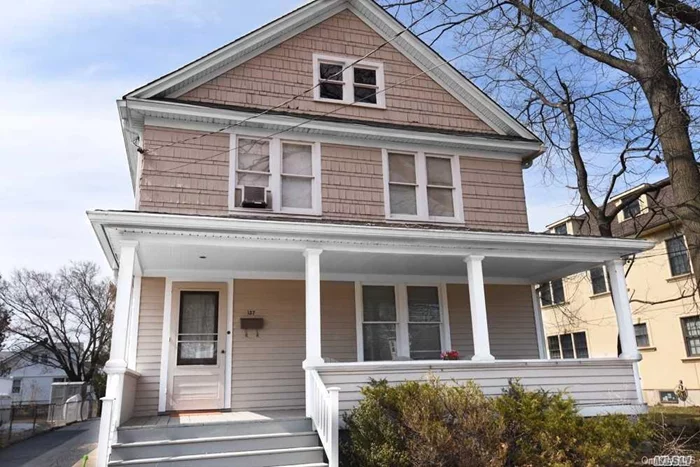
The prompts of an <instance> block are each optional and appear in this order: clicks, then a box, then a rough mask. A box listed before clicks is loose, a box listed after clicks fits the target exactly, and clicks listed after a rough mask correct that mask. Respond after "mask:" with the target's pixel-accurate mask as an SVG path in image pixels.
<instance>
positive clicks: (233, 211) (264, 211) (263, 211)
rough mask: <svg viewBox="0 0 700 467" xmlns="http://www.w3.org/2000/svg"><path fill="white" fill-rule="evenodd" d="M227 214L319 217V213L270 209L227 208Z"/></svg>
mask: <svg viewBox="0 0 700 467" xmlns="http://www.w3.org/2000/svg"><path fill="white" fill-rule="evenodd" d="M228 213H229V214H235V215H245V216H267V217H299V218H309V219H318V218H320V217H321V214H319V213H310V212H309V213H300V212H289V211H273V210H272V209H255V208H239V207H236V208H229V210H228Z"/></svg>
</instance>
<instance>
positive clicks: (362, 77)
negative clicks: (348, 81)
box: [355, 67, 377, 85]
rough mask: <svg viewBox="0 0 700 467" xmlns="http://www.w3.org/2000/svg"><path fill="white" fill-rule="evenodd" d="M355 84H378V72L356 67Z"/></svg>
mask: <svg viewBox="0 0 700 467" xmlns="http://www.w3.org/2000/svg"><path fill="white" fill-rule="evenodd" d="M355 82H356V83H360V84H372V85H376V84H377V70H369V69H367V68H357V67H355Z"/></svg>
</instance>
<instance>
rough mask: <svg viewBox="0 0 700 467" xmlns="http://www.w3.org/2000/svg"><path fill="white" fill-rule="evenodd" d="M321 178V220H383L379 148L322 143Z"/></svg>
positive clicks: (380, 154) (380, 153) (382, 181)
mask: <svg viewBox="0 0 700 467" xmlns="http://www.w3.org/2000/svg"><path fill="white" fill-rule="evenodd" d="M321 178H322V182H321V199H322V204H323V216H324V217H326V218H329V219H350V220H367V221H382V220H384V180H383V178H382V151H381V149H378V148H360V147H352V146H339V145H334V144H323V145H322V146H321Z"/></svg>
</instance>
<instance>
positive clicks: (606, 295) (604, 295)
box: [588, 292, 610, 299]
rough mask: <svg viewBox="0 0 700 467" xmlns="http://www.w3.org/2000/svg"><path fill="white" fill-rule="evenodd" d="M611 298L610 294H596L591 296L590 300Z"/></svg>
mask: <svg viewBox="0 0 700 467" xmlns="http://www.w3.org/2000/svg"><path fill="white" fill-rule="evenodd" d="M609 296H610V292H601V293H594V294H593V295H591V296H590V297H588V298H590V299H595V298H601V297H609Z"/></svg>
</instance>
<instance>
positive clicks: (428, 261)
mask: <svg viewBox="0 0 700 467" xmlns="http://www.w3.org/2000/svg"><path fill="white" fill-rule="evenodd" d="M88 216H89V217H90V220H91V221H92V224H93V228H94V229H95V232H96V234H97V237H98V239H99V240H100V243H101V244H102V247H103V249H104V252H105V254H106V255H107V258H108V260H109V261H110V262H111V264H112V266H113V267H115V268H116V267H118V264H117V258H118V254H119V250H120V248H121V244H122V243H123V242H124V241H137V242H138V243H139V249H138V256H139V261H140V265H141V268H142V272H143V274H144V275H151V276H156V275H168V276H171V277H175V276H181V277H183V278H184V277H192V278H193V279H195V278H196V277H198V276H199V277H201V278H214V277H221V278H224V277H229V278H230V277H241V278H242V277H261V276H265V277H269V278H274V277H277V278H299V279H302V278H303V277H304V258H303V255H302V252H303V251H304V250H305V249H308V248H318V249H322V250H323V254H322V255H321V274H322V276H323V278H324V279H325V280H382V279H383V280H387V279H389V278H397V277H404V278H406V280H411V279H415V280H416V281H425V280H435V281H442V282H445V281H458V282H462V281H466V265H465V264H464V262H463V259H464V257H466V256H469V255H478V256H484V257H485V260H484V262H483V267H484V276H485V278H486V280H487V281H490V282H494V283H528V284H532V283H537V282H542V281H545V280H549V279H553V278H558V277H563V276H567V275H569V274H573V273H576V272H580V271H584V270H587V269H589V268H591V267H592V266H594V265H597V264H600V263H601V262H603V261H607V260H611V259H616V258H619V257H620V256H622V255H625V254H632V253H637V252H640V251H643V250H646V249H648V248H650V247H652V246H653V244H652V243H650V242H645V241H639V240H627V239H606V238H596V237H571V236H553V235H542V234H530V233H499V232H477V231H469V230H465V229H454V228H440V227H437V228H431V229H425V228H407V227H405V226H392V225H386V226H368V225H342V224H333V223H320V222H308V221H291V220H268V219H265V220H261V219H240V218H237V219H231V218H216V217H203V216H182V215H163V214H148V213H138V212H109V211H97V212H90V213H88Z"/></svg>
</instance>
